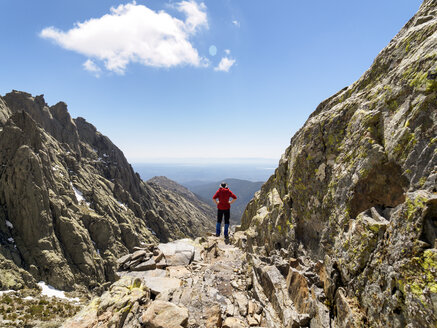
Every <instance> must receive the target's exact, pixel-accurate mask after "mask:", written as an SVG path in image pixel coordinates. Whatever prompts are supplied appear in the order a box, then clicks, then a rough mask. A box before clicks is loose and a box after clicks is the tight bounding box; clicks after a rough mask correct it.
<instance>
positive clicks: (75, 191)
mask: <svg viewBox="0 0 437 328" xmlns="http://www.w3.org/2000/svg"><path fill="white" fill-rule="evenodd" d="M70 185H71V188H73V191H74V194H75V196H76V199H77V201H78V202H79V203H80V202H82V201H85V198H84V197H83V194H82V193H81V192H80V191H79V190H77V189H76V188H75V187H74V186H73V183H71V182H70Z"/></svg>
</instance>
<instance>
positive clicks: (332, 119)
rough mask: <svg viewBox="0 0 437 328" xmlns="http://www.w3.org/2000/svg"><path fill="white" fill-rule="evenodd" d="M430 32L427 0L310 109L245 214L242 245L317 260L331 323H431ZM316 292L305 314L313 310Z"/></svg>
mask: <svg viewBox="0 0 437 328" xmlns="http://www.w3.org/2000/svg"><path fill="white" fill-rule="evenodd" d="M436 30H437V2H436V1H435V0H426V1H424V2H423V4H422V6H421V7H420V9H419V11H418V13H417V14H416V15H415V16H414V17H413V18H412V19H411V20H410V21H409V22H408V23H407V24H406V25H405V27H404V28H403V29H402V30H401V31H400V32H399V33H398V34H397V35H396V37H395V38H394V39H393V40H392V41H391V42H390V43H389V45H388V46H387V47H386V48H385V49H383V50H382V51H381V53H380V54H379V55H378V56H377V58H376V59H375V61H374V63H373V64H372V66H371V67H370V69H369V70H368V71H367V72H365V73H364V75H363V76H362V77H361V78H360V79H359V80H358V81H357V82H355V83H353V84H352V85H351V86H349V87H347V88H344V89H343V90H341V91H339V92H338V93H337V94H335V95H334V96H332V97H330V98H329V99H327V100H325V101H323V102H322V103H321V104H320V105H319V106H318V107H317V109H316V110H315V112H314V113H313V114H311V116H310V117H309V118H308V120H307V122H306V123H305V125H304V126H303V127H302V128H301V129H300V130H299V131H298V132H297V133H296V134H295V135H294V136H293V138H292V139H291V144H290V146H289V147H288V148H287V149H286V151H285V153H284V155H283V156H282V158H281V160H280V163H279V166H278V168H277V169H276V171H275V174H274V175H273V176H272V177H271V178H270V179H269V180H268V182H267V183H265V184H264V185H263V187H262V188H261V190H260V191H259V192H258V193H257V194H256V195H255V197H254V199H253V200H252V201H251V202H250V203H249V205H248V206H247V208H246V211H245V213H244V215H243V218H242V227H241V230H243V231H244V232H245V235H246V236H247V239H248V251H249V252H253V253H257V254H262V255H264V256H267V255H269V254H272V253H273V254H274V253H275V252H276V251H279V250H281V249H285V250H286V252H287V253H288V254H289V256H291V257H298V256H301V255H304V254H305V255H308V256H309V257H310V258H312V260H314V261H316V260H320V261H321V262H320V263H321V264H320V265H322V267H323V269H320V268H319V271H320V270H322V271H323V272H324V273H323V275H324V276H325V277H327V279H326V281H325V282H326V284H325V285H324V287H325V297H326V300H325V301H324V303H325V304H326V305H328V307H329V310H330V312H331V316H332V318H333V320H334V322H336V325H337V326H338V327H361V326H370V327H383V326H384V327H406V326H408V327H432V326H433V327H435V325H436V322H437V321H436V313H437V284H436V281H437V275H436V271H437V249H436V247H437V245H436V236H437V222H436V221H437V193H436V191H437V185H436V179H437V80H436V79H437V61H436V59H437V32H436ZM298 271H299V270H298ZM260 276H262V274H260ZM295 277H298V274H297V273H296V274H295ZM302 277H303V276H302V275H301V277H300V278H299V279H301V278H302ZM288 278H289V279H291V280H293V277H288ZM302 284H303V285H305V286H311V284H310V283H309V282H308V280H305V279H304V280H302ZM292 285H293V284H292V283H291V282H290V283H289V284H288V288H289V292H290V293H291V290H290V288H291V287H290V286H292ZM328 285H329V286H328ZM302 297H303V296H302ZM314 298H315V297H314V295H313V296H311V292H310V294H309V296H308V295H307V300H306V301H305V302H306V304H307V305H306V306H305V307H302V308H301V310H302V311H303V312H302V313H308V314H310V315H311V316H314V315H315V313H316V311H315V308H314V307H312V305H311V302H312V300H313V299H314Z"/></svg>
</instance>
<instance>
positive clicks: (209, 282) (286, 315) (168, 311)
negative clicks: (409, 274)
mask: <svg viewBox="0 0 437 328" xmlns="http://www.w3.org/2000/svg"><path fill="white" fill-rule="evenodd" d="M231 239H232V244H226V243H225V241H224V240H223V239H221V238H217V237H212V236H210V237H207V238H197V239H196V240H191V239H182V240H177V241H173V242H170V243H165V244H159V245H153V244H150V245H145V246H144V247H142V248H136V250H135V252H133V253H131V254H128V255H126V256H123V257H122V258H120V259H119V260H118V264H119V272H118V275H119V276H120V277H121V278H120V280H118V281H117V282H115V283H114V284H113V285H112V286H111V287H110V288H109V290H108V291H107V292H105V293H104V294H103V295H102V296H101V297H100V298H96V299H94V300H93V301H91V303H90V304H89V305H88V306H87V307H85V308H84V309H83V310H82V311H81V312H80V313H78V314H77V315H76V316H75V317H73V318H71V319H70V320H68V321H67V322H65V323H64V325H63V327H74V328H85V327H126V328H127V327H170V328H173V327H174V328H176V327H193V328H194V327H228V328H231V327H306V326H309V325H310V324H311V327H331V323H330V315H329V309H328V307H327V306H326V305H325V304H324V303H323V300H324V298H325V297H324V289H323V287H324V285H325V282H327V280H325V281H324V280H323V279H321V278H320V277H323V272H324V271H323V266H322V264H321V262H320V263H316V264H314V263H311V262H309V260H308V259H307V258H305V257H304V256H302V257H299V258H298V259H294V258H290V257H289V256H288V254H287V251H286V250H285V249H282V250H280V251H278V252H277V253H275V254H270V256H258V255H254V254H252V253H249V252H247V249H248V247H247V243H246V241H247V238H246V236H245V233H244V232H237V233H235V234H234V235H233V236H232V238H231ZM317 272H318V273H319V274H317ZM325 278H326V277H325ZM346 302H347V300H346ZM346 314H347V315H349V316H351V317H353V316H354V314H353V313H346Z"/></svg>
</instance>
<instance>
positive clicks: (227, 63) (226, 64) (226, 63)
mask: <svg viewBox="0 0 437 328" xmlns="http://www.w3.org/2000/svg"><path fill="white" fill-rule="evenodd" d="M234 64H235V59H232V58H228V57H223V58H222V60H221V61H220V63H219V64H218V66H217V67H215V68H214V71H222V72H229V69H230V68H231V67H232V65H234Z"/></svg>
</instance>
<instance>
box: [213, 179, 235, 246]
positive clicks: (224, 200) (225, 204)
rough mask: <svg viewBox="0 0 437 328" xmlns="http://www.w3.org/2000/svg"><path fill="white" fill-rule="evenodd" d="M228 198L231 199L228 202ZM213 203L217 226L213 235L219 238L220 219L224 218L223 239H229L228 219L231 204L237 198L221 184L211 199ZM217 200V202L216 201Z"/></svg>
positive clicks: (225, 185) (223, 183)
mask: <svg viewBox="0 0 437 328" xmlns="http://www.w3.org/2000/svg"><path fill="white" fill-rule="evenodd" d="M229 198H232V200H231V201H230V200H229ZM212 199H213V200H214V202H215V203H216V205H217V225H216V227H215V235H216V236H217V237H219V236H220V232H221V229H222V219H223V216H224V217H225V231H224V235H225V239H226V240H227V239H228V238H229V233H228V230H229V218H230V216H231V204H232V203H233V202H235V201H236V200H237V196H235V194H234V193H233V192H232V191H230V190H229V188H228V185H227V184H226V182H222V183H221V185H220V188H219V190H217V191H216V193H215V194H214V196H213V197H212ZM217 199H218V200H217Z"/></svg>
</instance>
